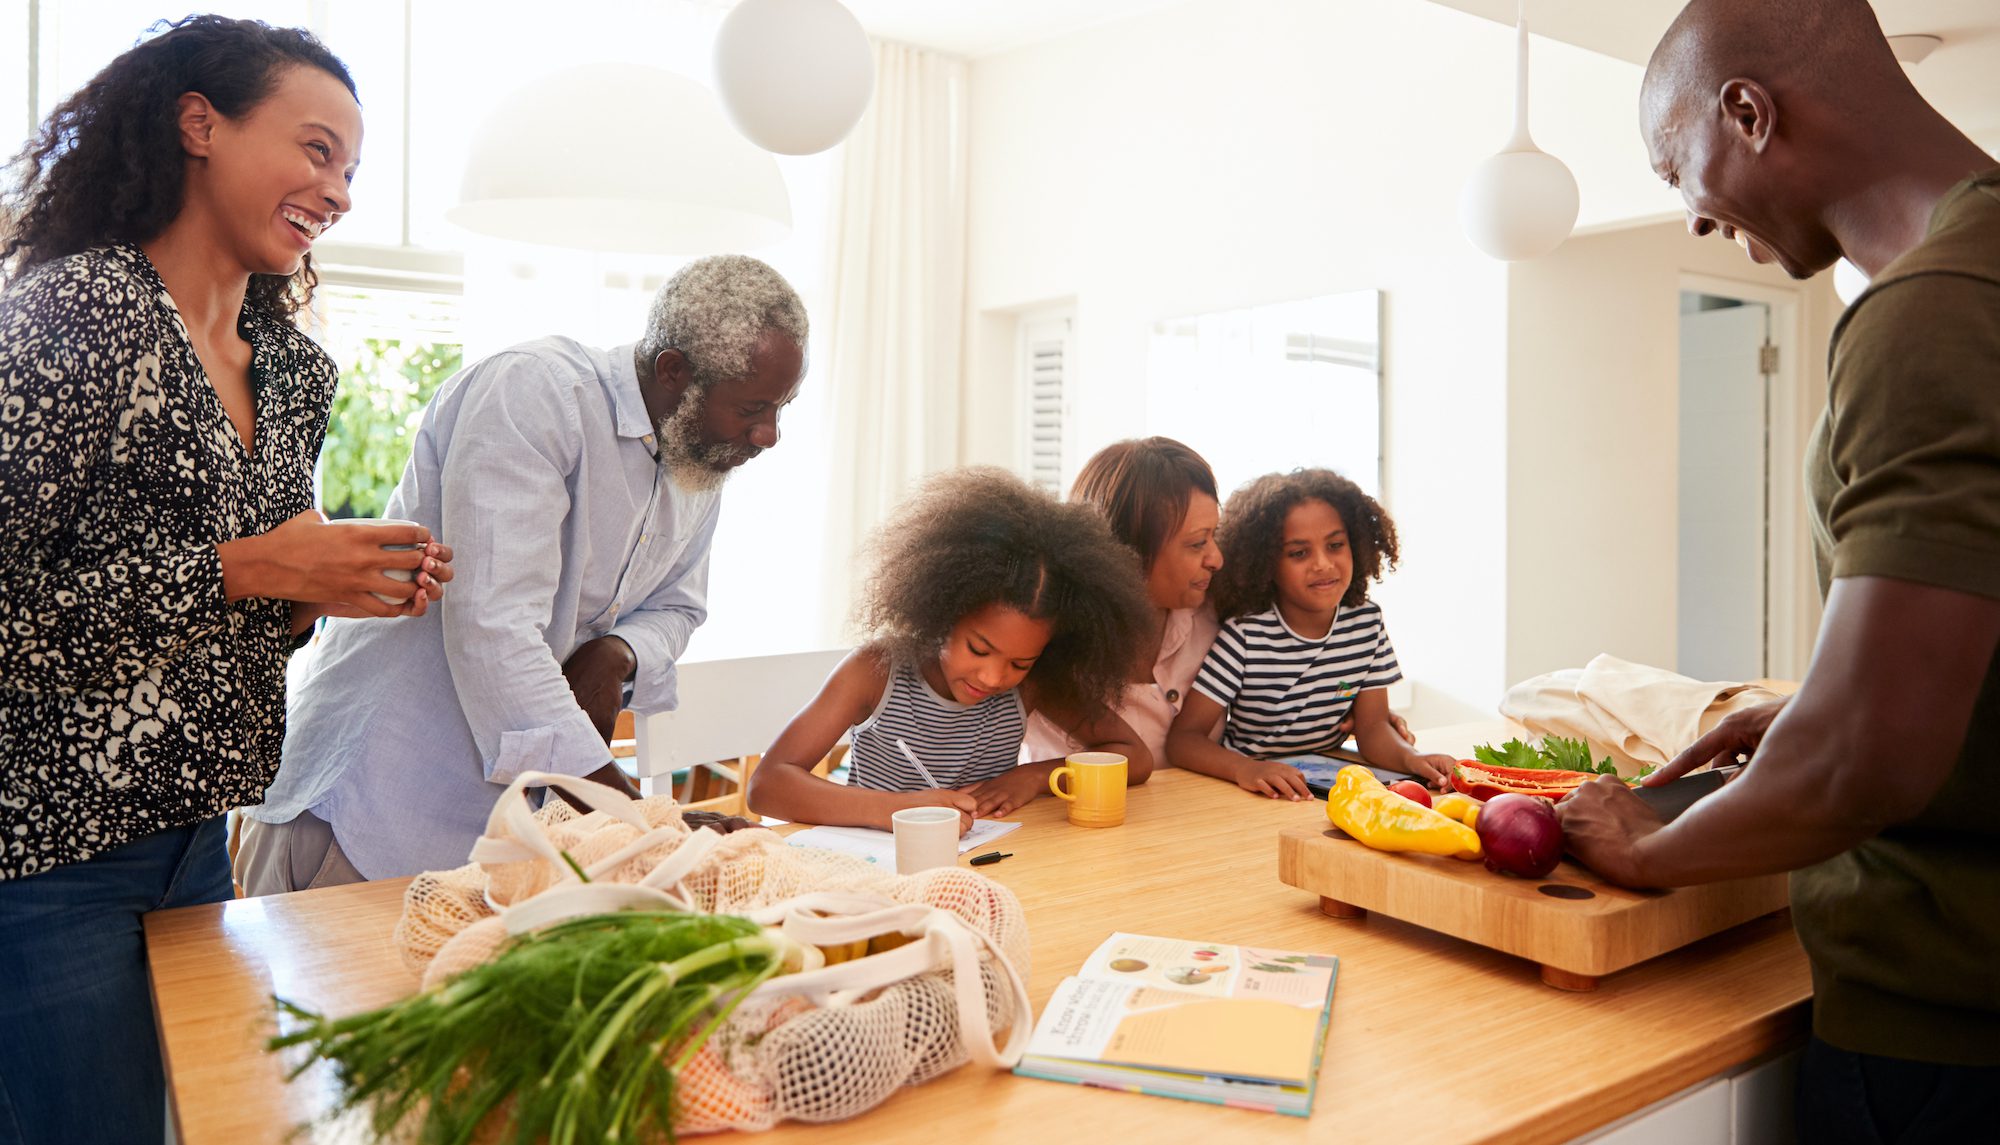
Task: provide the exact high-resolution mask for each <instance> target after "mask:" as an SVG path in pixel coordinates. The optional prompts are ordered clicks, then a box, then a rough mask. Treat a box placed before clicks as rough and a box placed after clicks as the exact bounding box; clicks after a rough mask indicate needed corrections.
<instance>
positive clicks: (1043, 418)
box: [1021, 314, 1073, 497]
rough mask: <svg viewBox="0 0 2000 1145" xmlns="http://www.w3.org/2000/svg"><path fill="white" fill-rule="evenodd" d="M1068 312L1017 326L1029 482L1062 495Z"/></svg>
mask: <svg viewBox="0 0 2000 1145" xmlns="http://www.w3.org/2000/svg"><path fill="white" fill-rule="evenodd" d="M1072 325H1073V321H1072V319H1071V317H1070V316H1069V315H1068V314H1060V315H1046V316H1042V317H1036V318H1030V319H1027V320H1024V321H1023V322H1022V323H1021V340H1022V347H1021V349H1022V353H1021V358H1022V362H1023V364H1024V367H1025V369H1026V373H1027V376H1026V377H1025V378H1024V379H1023V385H1022V392H1023V393H1024V395H1025V397H1026V403H1027V409H1026V411H1025V412H1026V416H1025V419H1024V424H1025V425H1026V427H1027V433H1026V435H1025V439H1026V445H1027V459H1026V461H1027V466H1026V468H1027V474H1028V480H1029V481H1031V482H1033V483H1034V484H1035V485H1036V486H1038V487H1040V488H1042V489H1046V490H1048V491H1049V492H1050V493H1053V494H1055V495H1056V496H1058V497H1060V496H1062V491H1063V490H1062V480H1063V462H1064V460H1065V457H1066V451H1065V449H1064V437H1065V430H1066V428H1067V423H1068V421H1069V418H1068V413H1069V389H1068V382H1069V361H1070V332H1071V327H1072Z"/></svg>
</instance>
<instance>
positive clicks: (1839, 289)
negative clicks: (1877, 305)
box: [1833, 258, 1868, 302]
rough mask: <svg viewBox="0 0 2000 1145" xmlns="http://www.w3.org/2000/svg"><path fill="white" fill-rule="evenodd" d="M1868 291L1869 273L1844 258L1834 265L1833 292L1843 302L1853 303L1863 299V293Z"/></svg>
mask: <svg viewBox="0 0 2000 1145" xmlns="http://www.w3.org/2000/svg"><path fill="white" fill-rule="evenodd" d="M1866 289H1868V272H1867V271H1865V270H1862V269H1861V268H1860V267H1858V266H1856V265H1854V264H1853V263H1852V262H1849V261H1848V260H1847V259H1844V258H1843V259H1841V260H1840V261H1839V262H1836V263H1834V264H1833V292H1834V294H1836V295H1838V296H1839V297H1840V300H1841V301H1842V302H1853V301H1854V300H1855V299H1857V298H1859V297H1861V292H1862V291H1864V290H1866Z"/></svg>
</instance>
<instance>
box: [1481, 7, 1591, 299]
mask: <svg viewBox="0 0 2000 1145" xmlns="http://www.w3.org/2000/svg"><path fill="white" fill-rule="evenodd" d="M1514 47H1515V63H1514V67H1515V72H1514V137H1513V138H1512V139H1510V140H1508V141H1507V146H1506V147H1504V148H1502V149H1501V151H1500V153H1499V154H1498V155H1494V156H1491V157H1489V158H1488V159H1487V160H1486V161H1485V162H1483V163H1481V164H1480V165H1479V166H1477V167H1475V168H1473V171H1472V177H1471V178H1470V179H1468V180H1466V183H1465V190H1464V192H1463V193H1462V194H1461V195H1460V196H1459V200H1458V217H1459V222H1460V224H1461V225H1462V226H1464V228H1465V235H1466V237H1467V238H1469V239H1471V240H1472V245H1474V246H1476V247H1478V248H1479V249H1480V250H1482V251H1485V252H1486V253H1487V254H1488V255H1491V256H1492V257H1494V258H1498V259H1505V260H1507V261H1509V262H1513V261H1516V260H1519V259H1527V258H1540V257H1541V256H1543V255H1545V254H1547V253H1549V252H1550V251H1552V250H1554V249H1556V247H1558V246H1560V245H1562V241H1563V240H1564V239H1566V238H1568V237H1569V232H1570V231H1571V230H1572V229H1573V228H1574V227H1575V226H1576V208H1577V194H1576V177H1575V176H1574V175H1571V174H1570V173H1569V168H1568V167H1565V166H1563V163H1562V160H1560V159H1557V158H1556V157H1555V156H1553V155H1550V154H1549V153H1548V152H1546V151H1543V150H1542V149H1541V148H1539V147H1536V146H1535V141H1534V140H1533V139H1532V138H1530V137H1529V135H1528V4H1527V0H1521V3H1520V7H1519V9H1518V10H1517V12H1516V21H1515V25H1514Z"/></svg>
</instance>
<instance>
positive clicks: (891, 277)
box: [816, 41, 967, 637]
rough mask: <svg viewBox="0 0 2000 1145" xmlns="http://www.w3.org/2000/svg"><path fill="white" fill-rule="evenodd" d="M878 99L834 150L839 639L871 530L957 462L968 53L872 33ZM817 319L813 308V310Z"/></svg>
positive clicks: (832, 417)
mask: <svg viewBox="0 0 2000 1145" xmlns="http://www.w3.org/2000/svg"><path fill="white" fill-rule="evenodd" d="M874 52H875V97H874V99H873V100H872V101H871V102H870V103H869V107H868V111H867V113H866V114H864V115H863V116H862V117H861V122H860V123H859V124H858V125H856V127H855V129H854V132H853V134H851V135H850V136H848V138H847V142H846V145H845V147H844V148H843V160H842V170H841V174H840V176H839V179H838V181H837V184H836V186H837V190H836V192H835V203H834V212H833V220H834V221H833V234H832V236H831V240H830V254H829V261H828V282H829V283H830V285H831V291H830V293H831V305H830V306H829V307H828V308H827V315H826V327H825V328H826V330H827V331H828V339H827V343H826V345H827V347H828V353H829V356H830V358H831V369H830V370H829V371H828V373H827V378H828V387H827V389H828V392H827V398H828V404H827V407H826V408H827V410H828V413H829V417H828V418H827V421H828V423H829V424H830V426H831V429H832V436H831V446H832V453H833V466H832V479H831V481H830V482H829V488H828V490H827V513H826V536H827V550H828V551H827V558H828V559H827V563H826V568H827V577H826V580H825V584H824V586H823V591H824V592H825V594H826V597H825V599H826V608H825V610H824V613H823V614H824V615H826V616H827V617H829V619H830V620H831V621H832V622H833V623H835V624H837V625H839V626H840V631H839V632H834V633H828V634H827V635H829V636H834V637H839V636H843V635H846V632H845V621H846V618H847V616H848V614H849V612H850V609H851V606H852V600H853V592H854V589H855V587H856V586H857V585H858V584H859V581H860V577H861V576H862V575H863V567H864V566H865V558H866V555H867V554H866V553H865V552H863V551H862V550H863V546H864V544H865V541H866V538H867V534H868V531H869V530H870V529H871V528H873V527H874V526H875V525H876V524H877V523H879V522H880V521H881V520H882V519H883V518H884V517H885V516H887V515H888V513H889V511H890V510H891V509H892V508H893V507H894V506H895V504H896V502H897V501H898V500H900V499H901V498H902V497H903V495H904V494H905V493H907V492H908V491H909V488H910V486H911V483H912V482H913V481H915V480H916V479H917V478H919V477H921V476H923V475H924V474H926V473H931V472H935V471H937V470H940V469H946V468H950V467H951V466H954V465H957V464H958V463H959V461H960V459H961V456H962V454H961V449H960V444H959V443H960V440H961V434H960V432H959V417H960V409H961V406H962V401H961V391H962V387H963V385H964V363H963V345H964V326H965V250H966V242H965V227H966V198H965V195H966V191H965V186H966V170H965V168H966V138H965V133H966V109H965V99H966V73H967V67H966V62H965V61H964V60H963V59H961V58H959V57H956V56H949V55H944V54H941V53H938V52H932V51H925V50H922V49H918V48H912V47H909V46H907V45H903V44H892V43H882V42H879V41H878V42H876V43H875V45H874ZM816 317H817V316H816Z"/></svg>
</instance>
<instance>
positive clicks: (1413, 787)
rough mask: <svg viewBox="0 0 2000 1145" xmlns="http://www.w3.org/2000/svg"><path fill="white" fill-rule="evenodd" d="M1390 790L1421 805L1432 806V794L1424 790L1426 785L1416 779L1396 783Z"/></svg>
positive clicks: (1392, 784) (1390, 786)
mask: <svg viewBox="0 0 2000 1145" xmlns="http://www.w3.org/2000/svg"><path fill="white" fill-rule="evenodd" d="M1389 790H1391V791H1393V792H1395V793H1396V794H1398V795H1400V796H1402V797H1403V798H1405V799H1408V800H1411V801H1413V802H1416V803H1421V804H1423V805H1424V806H1426V807H1429V806H1430V805H1431V793H1430V792H1428V791H1426V790H1424V785H1423V784H1421V783H1418V782H1417V781H1416V780H1414V779H1401V780H1397V781H1396V782H1395V783H1391V784H1390V785H1389Z"/></svg>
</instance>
